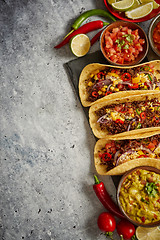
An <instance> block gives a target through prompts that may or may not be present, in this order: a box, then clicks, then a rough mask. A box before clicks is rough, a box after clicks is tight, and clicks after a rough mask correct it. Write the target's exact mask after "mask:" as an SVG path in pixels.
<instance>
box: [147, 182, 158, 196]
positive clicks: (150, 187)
mask: <svg viewBox="0 0 160 240" xmlns="http://www.w3.org/2000/svg"><path fill="white" fill-rule="evenodd" d="M145 190H146V191H147V193H148V195H149V196H153V197H155V195H156V194H157V186H156V184H155V183H153V182H150V183H149V182H147V183H146V186H145Z"/></svg>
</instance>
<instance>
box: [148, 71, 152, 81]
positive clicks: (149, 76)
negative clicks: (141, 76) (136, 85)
mask: <svg viewBox="0 0 160 240" xmlns="http://www.w3.org/2000/svg"><path fill="white" fill-rule="evenodd" d="M148 78H149V80H150V81H151V82H152V78H151V75H150V74H149V73H148Z"/></svg>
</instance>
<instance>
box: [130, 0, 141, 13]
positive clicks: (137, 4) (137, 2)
mask: <svg viewBox="0 0 160 240" xmlns="http://www.w3.org/2000/svg"><path fill="white" fill-rule="evenodd" d="M139 5H140V2H139V0H134V4H133V6H132V7H131V8H130V9H129V11H130V10H132V9H134V8H137V7H139Z"/></svg>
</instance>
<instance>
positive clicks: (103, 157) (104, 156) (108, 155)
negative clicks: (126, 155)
mask: <svg viewBox="0 0 160 240" xmlns="http://www.w3.org/2000/svg"><path fill="white" fill-rule="evenodd" d="M111 158H112V155H111V154H110V153H107V152H104V153H103V154H102V159H103V161H105V162H109V161H110V160H111Z"/></svg>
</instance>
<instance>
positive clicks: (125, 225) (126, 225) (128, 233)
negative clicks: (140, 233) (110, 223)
mask: <svg viewBox="0 0 160 240" xmlns="http://www.w3.org/2000/svg"><path fill="white" fill-rule="evenodd" d="M117 232H118V234H119V235H120V236H121V235H122V236H123V238H124V239H125V240H129V239H131V237H132V236H133V235H134V233H135V227H134V225H133V224H132V223H131V222H129V221H127V220H121V221H120V222H119V223H118V224H117Z"/></svg>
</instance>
